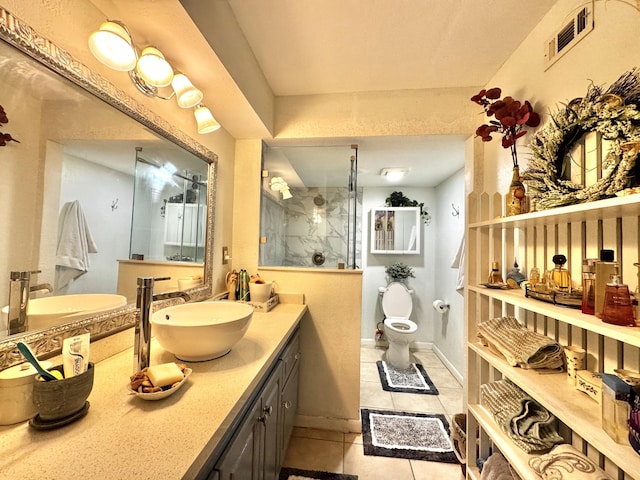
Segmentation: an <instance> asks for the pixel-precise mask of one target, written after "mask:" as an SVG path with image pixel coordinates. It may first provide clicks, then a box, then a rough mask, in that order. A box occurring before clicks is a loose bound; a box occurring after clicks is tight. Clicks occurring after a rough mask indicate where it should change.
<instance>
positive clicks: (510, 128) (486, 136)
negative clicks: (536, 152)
mask: <svg viewBox="0 0 640 480" xmlns="http://www.w3.org/2000/svg"><path fill="white" fill-rule="evenodd" d="M501 95H502V90H501V89H500V88H498V87H494V88H490V89H489V90H485V89H482V90H480V92H478V93H477V94H476V95H474V96H473V97H471V101H472V102H475V103H477V104H478V105H481V106H482V108H484V111H485V113H486V114H487V117H494V118H495V120H489V123H488V124H486V123H485V124H483V125H480V126H479V127H478V128H477V129H476V135H477V136H478V137H480V138H482V141H483V142H490V141H491V140H492V139H493V138H492V137H491V135H492V134H493V133H500V134H502V147H503V148H508V149H510V150H511V160H512V161H513V166H514V168H516V167H518V152H517V150H516V140H518V139H519V138H520V137H523V136H524V135H526V133H527V130H526V127H532V128H534V127H537V126H538V125H540V115H539V114H538V113H537V112H535V111H534V110H533V106H531V103H529V100H525V101H524V102H520V101H519V100H514V99H513V97H509V96H507V97H504V98H503V99H501V98H500V96H501Z"/></svg>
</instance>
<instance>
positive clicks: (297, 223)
mask: <svg viewBox="0 0 640 480" xmlns="http://www.w3.org/2000/svg"><path fill="white" fill-rule="evenodd" d="M348 193H349V192H348V189H347V188H291V194H292V195H293V198H290V199H287V200H281V199H278V200H275V199H274V198H273V197H272V196H271V195H270V194H269V193H263V197H262V199H263V203H262V209H261V210H262V215H261V222H262V223H261V232H262V233H261V236H262V237H266V243H261V244H260V265H263V266H288V267H320V268H338V264H339V263H341V262H342V263H346V261H347V247H348V245H347V240H348V229H349V216H350V215H349V198H348ZM357 202H358V206H357V218H356V264H357V265H360V259H361V243H362V242H361V238H362V191H361V190H360V191H359V192H358V195H357ZM351 216H352V214H351ZM321 257H324V262H323V263H321V264H316V263H314V259H315V260H316V261H319V260H321Z"/></svg>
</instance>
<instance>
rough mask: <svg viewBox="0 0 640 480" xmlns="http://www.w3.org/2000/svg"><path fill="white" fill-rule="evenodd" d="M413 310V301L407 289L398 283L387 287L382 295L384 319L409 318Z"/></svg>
mask: <svg viewBox="0 0 640 480" xmlns="http://www.w3.org/2000/svg"><path fill="white" fill-rule="evenodd" d="M412 309H413V299H412V298H411V293H410V292H409V290H408V289H407V287H406V286H405V285H404V284H402V283H399V282H393V283H390V284H389V285H387V289H386V291H385V292H384V293H383V294H382V311H383V312H384V316H385V317H386V318H390V317H398V318H409V316H410V315H411V310H412Z"/></svg>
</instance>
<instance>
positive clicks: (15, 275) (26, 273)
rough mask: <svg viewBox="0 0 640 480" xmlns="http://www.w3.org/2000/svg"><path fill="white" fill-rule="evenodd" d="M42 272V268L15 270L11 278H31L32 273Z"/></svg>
mask: <svg viewBox="0 0 640 480" xmlns="http://www.w3.org/2000/svg"><path fill="white" fill-rule="evenodd" d="M36 273H42V270H27V271H22V272H21V271H13V272H11V273H10V275H9V279H10V280H30V279H31V275H35V274H36Z"/></svg>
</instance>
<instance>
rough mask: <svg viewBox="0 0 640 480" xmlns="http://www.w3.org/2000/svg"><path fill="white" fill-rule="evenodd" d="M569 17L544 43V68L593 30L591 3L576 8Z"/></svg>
mask: <svg viewBox="0 0 640 480" xmlns="http://www.w3.org/2000/svg"><path fill="white" fill-rule="evenodd" d="M570 18H571V19H570V20H569V22H567V23H566V24H565V25H564V26H563V27H562V28H560V29H559V30H558V31H556V33H555V34H554V35H553V37H551V39H549V41H547V43H546V45H545V52H546V54H545V60H546V62H545V63H546V68H549V67H551V65H553V64H554V63H555V62H557V61H558V60H559V59H560V58H561V57H562V56H563V55H565V54H566V53H567V51H569V50H570V49H571V48H572V47H573V46H574V45H575V44H576V43H578V42H579V41H580V40H582V39H583V38H584V37H585V36H586V35H587V34H588V33H589V32H591V31H592V30H593V5H589V6H586V7H582V8H580V9H578V10H576V11H575V12H573V13H572V14H571V15H570Z"/></svg>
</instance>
